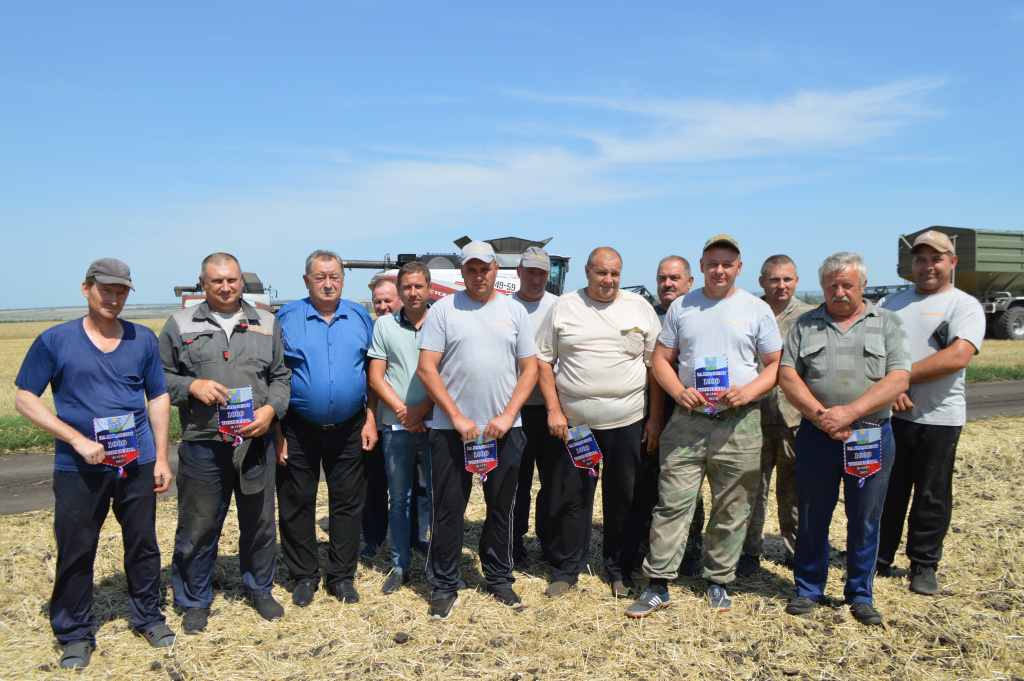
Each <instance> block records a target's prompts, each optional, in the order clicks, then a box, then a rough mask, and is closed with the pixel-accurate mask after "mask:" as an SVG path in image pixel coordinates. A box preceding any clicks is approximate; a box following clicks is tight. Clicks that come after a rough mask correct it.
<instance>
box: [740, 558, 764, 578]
mask: <svg viewBox="0 0 1024 681" xmlns="http://www.w3.org/2000/svg"><path fill="white" fill-rule="evenodd" d="M760 569H761V556H748V555H747V554H745V553H743V554H740V562H739V563H737V564H736V576H737V577H749V576H751V575H752V574H754V573H755V572H757V571H758V570H760Z"/></svg>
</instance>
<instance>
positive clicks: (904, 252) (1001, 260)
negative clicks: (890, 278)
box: [896, 227, 1024, 340]
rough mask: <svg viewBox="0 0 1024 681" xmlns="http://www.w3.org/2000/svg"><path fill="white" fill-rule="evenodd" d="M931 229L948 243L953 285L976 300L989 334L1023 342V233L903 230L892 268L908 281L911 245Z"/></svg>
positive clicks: (960, 229)
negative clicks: (951, 251)
mask: <svg viewBox="0 0 1024 681" xmlns="http://www.w3.org/2000/svg"><path fill="white" fill-rule="evenodd" d="M931 229H934V230H937V231H940V232H942V233H944V234H946V235H947V236H949V238H950V239H951V240H952V241H953V245H954V246H955V247H956V255H957V264H956V270H955V271H954V275H953V284H954V285H955V286H956V287H957V288H958V289H960V290H961V291H963V292H965V293H969V294H971V295H972V296H974V297H975V298H977V299H978V300H979V301H981V306H982V308H984V310H985V318H986V319H987V321H988V332H989V335H991V336H994V337H996V338H1009V339H1012V340H1024V232H997V231H994V230H990V229H964V228H962V227H929V228H928V229H922V230H920V231H918V232H914V233H913V234H905V235H903V236H901V237H900V240H899V254H900V255H899V265H898V266H897V269H896V272H897V274H899V275H900V276H901V277H903V278H904V279H906V280H908V281H913V280H914V274H913V270H912V263H913V256H912V255H911V253H910V244H912V243H914V239H916V238H917V237H918V236H919V235H921V234H924V233H925V232H927V231H928V230H931Z"/></svg>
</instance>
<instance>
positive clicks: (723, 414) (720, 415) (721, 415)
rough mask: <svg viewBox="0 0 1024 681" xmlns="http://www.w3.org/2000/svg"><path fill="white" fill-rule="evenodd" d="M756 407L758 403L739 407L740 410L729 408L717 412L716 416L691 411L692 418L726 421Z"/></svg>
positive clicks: (699, 411) (696, 410)
mask: <svg viewBox="0 0 1024 681" xmlns="http://www.w3.org/2000/svg"><path fill="white" fill-rule="evenodd" d="M756 406H757V402H751V403H750V404H745V405H743V406H742V407H739V408H736V407H729V408H728V409H723V410H721V411H719V412H715V413H714V414H708V413H707V412H705V411H704V410H702V409H691V410H690V416H699V417H701V418H704V419H708V420H709V421H724V420H725V419H727V418H729V417H730V416H736V415H738V414H739V413H740V412H742V411H745V410H748V409H750V408H752V407H756Z"/></svg>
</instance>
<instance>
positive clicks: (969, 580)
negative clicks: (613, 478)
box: [0, 418, 1024, 680]
mask: <svg viewBox="0 0 1024 681" xmlns="http://www.w3.org/2000/svg"><path fill="white" fill-rule="evenodd" d="M1022 453H1024V419H1020V418H1018V419H994V420H990V421H984V422H977V423H972V424H969V425H968V426H967V428H966V429H965V431H964V436H963V439H962V441H961V446H960V451H959V454H958V465H957V473H956V476H957V479H956V499H957V501H956V508H955V511H954V519H953V528H952V532H951V533H950V535H949V537H948V539H947V541H946V556H945V559H944V561H943V564H942V566H941V570H940V575H941V578H942V582H943V592H942V594H941V595H939V596H937V597H934V598H928V597H922V596H917V595H914V594H911V593H909V592H908V591H907V578H906V576H905V574H902V576H901V577H900V578H896V579H878V580H877V581H876V584H875V589H876V605H877V606H878V607H879V609H880V610H881V611H882V613H883V614H884V615H885V617H886V621H887V626H886V628H884V629H883V628H865V627H863V626H861V625H860V624H858V623H857V622H856V621H854V620H853V619H852V618H851V617H850V614H849V611H848V609H847V608H846V607H845V606H841V605H836V606H834V607H823V608H821V609H819V610H818V611H817V612H816V613H814V614H813V615H810V616H805V617H791V616H788V615H786V614H784V613H783V608H784V607H785V602H786V600H785V599H786V598H787V597H789V596H791V595H792V594H793V585H792V575H791V573H790V572H789V571H788V570H786V569H784V568H783V567H781V566H780V565H778V564H777V563H775V562H772V560H769V561H766V562H765V563H762V565H764V569H763V570H762V571H761V572H759V573H758V574H757V575H755V577H754V578H752V579H750V580H746V581H744V582H742V583H740V584H738V585H737V588H736V589H735V590H733V600H734V609H733V610H732V611H731V612H728V613H722V614H714V613H711V612H709V610H708V608H707V606H706V604H705V602H704V601H703V600H701V599H700V597H699V595H700V593H701V589H702V587H703V584H702V583H701V582H700V580H691V579H681V580H679V582H678V583H677V584H675V585H673V586H672V587H671V596H672V606H671V607H670V608H667V609H665V610H661V611H659V612H657V613H655V614H654V615H652V616H651V617H649V618H648V619H645V620H639V621H632V620H627V619H626V618H625V617H624V616H623V610H624V608H625V606H626V605H627V603H626V602H624V601H619V602H615V601H612V600H611V599H610V597H609V588H608V584H607V582H606V581H604V579H602V578H601V577H599V576H596V575H584V576H583V577H582V579H581V582H580V587H581V588H580V589H579V590H575V591H570V592H569V594H567V595H566V596H564V597H562V598H560V599H556V600H548V599H547V598H545V597H544V595H543V590H544V588H545V586H546V585H547V580H546V575H545V570H544V567H543V565H542V564H541V563H539V562H532V563H530V564H528V565H527V567H526V569H525V571H518V572H517V573H516V577H517V581H516V589H517V590H518V591H519V593H520V594H521V595H522V597H523V602H524V603H525V605H526V607H525V608H524V609H523V610H522V611H520V612H513V611H511V610H508V609H506V608H503V607H502V606H499V605H498V604H497V603H496V602H495V601H494V600H493V599H491V598H490V597H489V596H487V595H486V593H485V591H484V590H483V579H482V576H481V574H480V569H479V562H478V561H477V558H476V554H475V552H474V549H475V547H476V544H477V539H478V537H479V527H480V523H481V522H482V519H483V505H482V500H481V494H480V491H479V489H474V493H473V494H474V496H473V500H472V504H471V507H470V509H469V512H468V514H467V517H468V522H467V528H468V537H467V542H466V547H467V548H466V549H465V550H464V554H463V555H464V563H463V574H464V576H465V578H466V580H467V581H468V583H469V586H470V589H469V590H466V591H463V592H462V594H461V598H462V603H461V604H460V605H459V606H457V607H456V608H455V610H454V611H453V614H452V617H451V618H450V619H449V620H446V621H442V622H434V621H431V620H429V619H427V617H426V610H427V602H426V597H427V587H426V585H425V584H424V583H423V582H422V581H421V578H422V567H423V559H422V557H420V556H416V557H415V559H414V565H413V567H414V571H416V573H417V575H416V576H417V577H419V578H420V581H415V582H414V583H412V584H411V585H409V586H408V587H406V588H404V589H402V591H400V592H399V593H398V594H395V595H393V596H383V595H382V594H381V593H380V586H381V583H382V582H383V579H384V573H385V571H386V569H387V563H388V561H387V560H386V558H385V556H384V555H383V554H381V555H379V556H378V557H377V558H376V559H375V560H374V561H373V563H372V565H370V566H364V567H362V568H361V572H362V573H361V576H360V577H359V579H358V582H357V585H358V588H359V590H360V593H361V594H362V598H363V600H362V602H360V603H359V604H357V605H342V604H341V603H339V602H338V601H337V600H335V599H334V598H332V597H329V596H328V595H326V594H325V593H324V592H323V591H319V592H317V595H316V599H315V600H314V602H313V604H312V605H311V606H310V607H309V608H306V609H300V608H297V607H294V606H292V605H291V601H290V593H289V591H290V589H291V587H292V584H291V582H290V580H289V577H288V574H287V570H286V569H285V568H284V567H283V566H280V565H279V569H278V583H277V585H276V586H275V588H274V593H275V595H276V596H277V598H278V600H280V601H281V602H282V603H285V605H286V608H287V612H286V616H285V618H284V619H283V620H280V621H277V622H272V623H266V622H263V621H261V620H260V619H259V618H258V616H257V615H256V613H255V612H254V611H253V610H252V608H251V607H249V606H248V605H247V604H246V603H245V601H244V600H243V599H242V596H241V585H240V581H239V577H238V560H237V555H236V553H237V551H236V549H235V548H234V547H235V545H236V542H237V538H238V533H237V524H236V521H235V517H234V512H233V511H232V513H231V515H230V516H229V519H228V522H227V524H226V527H225V530H226V531H225V534H224V537H223V539H222V542H221V556H222V557H221V559H220V561H219V563H218V568H217V575H216V579H217V585H216V598H215V601H214V604H213V614H212V617H211V619H210V628H209V629H208V630H207V631H206V632H205V633H203V634H200V635H195V636H184V635H181V636H179V642H178V644H177V645H176V646H175V647H174V648H173V649H171V650H170V651H157V650H154V649H151V648H149V647H148V646H147V645H146V644H145V642H144V641H143V640H142V639H140V638H138V637H135V636H133V634H132V633H131V628H130V624H129V622H128V620H127V615H128V611H127V606H126V604H125V598H124V589H125V579H124V573H123V572H122V569H121V540H120V534H119V532H118V526H117V524H116V523H115V522H114V521H113V519H112V518H111V519H109V520H108V522H107V524H106V526H105V528H104V531H103V536H102V538H101V541H100V549H99V556H98V558H97V563H96V587H95V591H94V595H95V613H96V616H97V620H98V636H97V638H98V643H99V651H98V652H97V653H96V654H95V655H94V657H93V663H92V665H91V666H90V667H89V668H88V669H87V670H84V671H83V672H81V673H79V674H77V675H75V678H82V679H91V678H152V679H168V678H170V679H176V680H180V679H214V678H216V679H242V678H244V679H363V678H367V679H419V678H442V677H443V678H449V679H450V678H486V679H533V678H539V679H612V678H616V679H619V678H622V679H629V678H635V679H641V678H644V679H659V678H693V679H697V678H734V679H751V678H753V679H776V678H807V679H837V678H838V679H857V678H891V679H919V678H925V679H961V678H971V679H974V678H984V679H989V678H1013V677H1024V662H1022V660H1024V627H1022V624H1024V623H1022V613H1024V585H1022V581H1024V577H1022V576H1024V551H1022V549H1024V523H1022V517H1024V514H1022V512H1021V511H1022V505H1021V503H1022V502H1021V500H1020V497H1019V491H1018V485H1017V483H1016V481H1018V480H1020V479H1021V478H1022V474H1024V464H1022V462H1021V458H1022ZM597 509H598V510H597V513H596V517H595V523H596V526H595V533H594V541H593V544H592V546H591V555H590V562H591V565H593V566H595V571H597V566H599V565H600V562H601V561H600V555H601V544H600V529H601V527H600V522H601V516H600V500H598V505H597ZM158 514H159V515H158V534H159V540H160V545H161V547H162V548H163V550H164V555H163V565H164V574H163V581H164V584H165V588H168V587H166V585H167V584H168V582H169V573H170V568H169V564H170V550H171V547H172V543H173V535H174V525H175V518H176V507H175V503H174V502H173V501H168V502H162V503H161V504H160V505H159V510H158ZM325 515H326V495H325V494H324V493H323V491H322V490H321V495H320V498H319V508H318V517H319V518H320V522H321V527H320V530H319V533H320V539H321V541H323V540H326V534H325V533H324V529H325V527H326V524H325V521H324V518H325ZM51 522H52V512H50V511H45V512H37V513H30V514H24V515H20V516H11V517H6V518H0V542H2V547H0V555H2V556H3V557H2V558H0V583H2V584H3V587H2V591H0V646H2V650H3V654H2V655H0V678H4V679H15V678H69V677H70V676H71V674H70V673H69V672H64V671H61V670H56V669H53V668H54V667H56V661H57V658H58V656H59V652H58V650H57V649H56V648H55V646H54V640H53V637H52V634H51V632H50V628H49V623H48V620H47V614H46V612H47V603H48V599H49V592H50V589H51V587H52V583H51V579H52V576H53V569H54V549H53V539H52V533H51ZM767 530H768V532H770V533H774V532H777V525H776V524H774V520H770V521H769V525H768V527H767ZM844 537H845V518H844V517H843V514H842V508H841V505H840V507H839V508H838V509H837V514H836V516H835V517H834V519H833V529H832V542H833V546H834V547H836V549H842V548H843V547H844V546H845V540H844ZM766 546H767V552H768V556H767V557H768V558H769V559H773V560H778V559H779V558H780V556H781V544H780V541H779V539H778V537H777V535H775V534H771V536H769V537H768V539H767V541H766ZM321 548H322V550H324V551H325V550H326V547H325V546H323V545H322V547H321ZM532 548H533V550H534V551H536V548H537V547H536V544H535V543H534V544H533V545H532ZM836 549H834V550H833V553H834V555H833V566H832V569H831V570H830V576H829V579H830V582H829V588H828V592H829V595H830V596H831V597H833V598H835V599H841V596H842V581H841V575H842V572H843V568H844V564H843V563H844V559H843V557H842V555H841V554H840V553H839V551H838V550H836ZM903 560H904V559H903V558H902V556H901V557H900V558H899V559H898V565H899V566H900V567H903V568H905V567H906V565H905V562H901V561H903ZM900 572H901V573H905V570H900ZM638 576H639V575H638ZM167 597H168V605H167V607H166V612H167V615H168V623H169V624H170V625H171V627H172V628H174V629H175V630H179V631H180V616H179V615H177V614H176V613H174V612H173V610H172V608H171V606H170V605H169V601H170V593H169V588H168V593H167Z"/></svg>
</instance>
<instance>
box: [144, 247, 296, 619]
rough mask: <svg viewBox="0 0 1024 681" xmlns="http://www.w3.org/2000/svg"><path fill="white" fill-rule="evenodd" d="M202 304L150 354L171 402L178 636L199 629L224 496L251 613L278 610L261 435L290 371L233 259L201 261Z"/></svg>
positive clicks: (269, 450) (270, 472)
mask: <svg viewBox="0 0 1024 681" xmlns="http://www.w3.org/2000/svg"><path fill="white" fill-rule="evenodd" d="M200 272H201V275H200V277H199V283H200V285H201V286H202V288H203V290H204V291H205V293H206V302H203V303H200V304H199V305H197V306H195V307H189V308H186V309H184V310H181V311H180V312H176V313H174V315H172V316H171V318H170V319H168V320H167V323H166V324H165V325H164V328H163V330H161V331H160V359H161V361H162V363H163V367H164V376H165V377H166V379H167V389H168V392H169V393H170V396H171V403H172V404H174V405H176V406H177V407H178V415H179V416H180V418H181V429H182V435H181V439H182V442H181V444H180V445H179V446H178V527H177V530H176V531H175V535H174V555H173V557H172V559H171V581H172V583H173V585H174V603H175V605H177V606H178V607H180V608H183V609H184V615H183V616H182V619H181V627H182V629H183V630H184V631H185V633H187V634H195V633H198V632H200V631H203V630H204V629H206V625H207V620H208V618H209V614H210V603H211V602H212V600H213V570H214V566H215V564H216V562H217V543H218V541H219V540H220V534H221V529H222V528H223V527H224V518H225V516H226V515H227V511H228V505H229V504H230V501H231V496H232V494H233V495H234V496H235V503H236V505H237V508H238V526H239V530H240V536H239V540H238V557H239V564H240V567H241V572H242V587H243V588H244V590H245V592H246V593H247V594H248V596H249V598H250V600H251V601H252V605H253V607H254V608H255V609H256V612H257V613H259V615H260V617H262V618H263V619H266V620H273V619H277V618H279V617H282V616H283V615H284V608H282V607H281V605H280V604H279V603H278V602H277V601H276V600H275V599H274V597H273V595H272V594H271V591H272V590H273V587H274V561H275V559H276V554H277V533H276V532H275V531H274V465H273V461H274V448H273V443H272V441H271V439H270V437H266V435H267V432H268V430H269V429H270V427H271V424H272V423H273V422H274V420H275V419H279V418H281V417H282V416H284V413H285V410H286V409H287V407H288V392H289V387H288V386H289V381H290V378H291V371H290V370H289V369H288V367H287V365H285V362H284V343H283V341H282V339H281V326H280V324H278V322H277V319H276V318H275V317H274V315H273V313H271V312H270V311H268V310H263V309H256V308H254V307H252V306H251V305H249V304H248V303H246V302H245V301H243V300H242V269H241V267H240V266H239V264H238V261H237V260H236V259H235V257H234V256H232V255H229V254H227V253H214V254H212V255H209V256H207V257H206V259H205V260H203V264H202V267H201V269H200Z"/></svg>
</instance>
